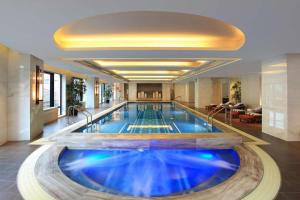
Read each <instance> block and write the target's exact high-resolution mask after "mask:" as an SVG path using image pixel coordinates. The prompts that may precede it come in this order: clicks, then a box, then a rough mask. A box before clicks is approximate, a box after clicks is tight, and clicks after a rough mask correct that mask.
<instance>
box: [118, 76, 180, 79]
mask: <svg viewBox="0 0 300 200" xmlns="http://www.w3.org/2000/svg"><path fill="white" fill-rule="evenodd" d="M123 77H124V78H126V79H130V78H136V79H138V78H177V77H178V76H123Z"/></svg>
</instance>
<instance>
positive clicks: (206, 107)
mask: <svg viewBox="0 0 300 200" xmlns="http://www.w3.org/2000/svg"><path fill="white" fill-rule="evenodd" d="M217 106H218V105H217V104H209V105H207V106H205V109H206V110H208V111H212V110H213V109H215V108H216V107H217Z"/></svg>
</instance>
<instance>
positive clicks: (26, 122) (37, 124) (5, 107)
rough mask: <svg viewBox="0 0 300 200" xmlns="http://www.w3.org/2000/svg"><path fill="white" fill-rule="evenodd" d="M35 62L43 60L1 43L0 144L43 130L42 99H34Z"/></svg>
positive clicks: (29, 137)
mask: <svg viewBox="0 0 300 200" xmlns="http://www.w3.org/2000/svg"><path fill="white" fill-rule="evenodd" d="M36 65H38V66H40V68H41V69H43V61H42V60H40V59H38V58H36V57H34V56H32V55H29V54H23V53H21V52H18V51H15V50H13V49H10V48H7V47H5V46H3V45H0V79H1V80H0V101H1V102H0V109H1V112H0V144H3V143H5V142H6V141H20V140H31V139H33V138H35V137H36V136H37V135H39V134H40V133H41V132H42V128H43V124H44V121H43V112H42V103H40V104H38V105H37V104H36V102H35V90H36V87H35V82H36Z"/></svg>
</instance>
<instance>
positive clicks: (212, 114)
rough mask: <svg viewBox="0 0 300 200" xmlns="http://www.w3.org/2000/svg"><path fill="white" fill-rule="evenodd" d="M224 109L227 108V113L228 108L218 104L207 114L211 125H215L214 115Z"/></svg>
mask: <svg viewBox="0 0 300 200" xmlns="http://www.w3.org/2000/svg"><path fill="white" fill-rule="evenodd" d="M224 109H225V114H226V108H225V107H224V106H218V107H216V108H215V109H214V110H212V111H210V112H209V113H208V114H207V123H208V125H210V126H211V127H213V123H214V116H215V115H216V114H218V113H220V112H221V111H223V110H224Z"/></svg>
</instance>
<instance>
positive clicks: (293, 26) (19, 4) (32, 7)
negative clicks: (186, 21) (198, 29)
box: [0, 0, 300, 76]
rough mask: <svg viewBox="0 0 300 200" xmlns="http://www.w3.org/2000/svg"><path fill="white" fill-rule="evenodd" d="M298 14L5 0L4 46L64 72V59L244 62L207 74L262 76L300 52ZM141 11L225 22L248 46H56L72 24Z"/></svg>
mask: <svg viewBox="0 0 300 200" xmlns="http://www.w3.org/2000/svg"><path fill="white" fill-rule="evenodd" d="M299 8H300V1H299V0H284V1H283V0H251V1H250V0H249V1H245V0H244V1H243V0H226V1H225V0H184V1H183V0H151V1H149V0H109V1H106V0H105V1H104V0H84V1H83V0H51V1H49V0H26V1H21V0H1V2H0V43H3V44H5V45H7V46H9V47H11V48H15V49H17V50H20V51H23V52H26V53H31V54H33V55H35V56H37V57H40V58H42V59H43V60H44V61H45V62H46V63H48V64H50V65H55V66H57V67H64V68H66V67H68V68H72V67H73V66H71V64H69V63H64V62H62V61H61V60H60V59H59V58H62V57H76V58H78V57H81V58H86V57H88V58H132V57H134V58H138V57H143V58H153V57H154V58H167V57H170V58H177V57H180V58H184V57H187V58H190V57H241V58H242V61H239V62H237V63H234V64H232V65H230V66H226V67H224V68H222V69H221V70H220V69H219V70H217V71H216V72H209V73H208V74H206V76H227V75H230V76H231V75H232V74H240V73H256V72H258V71H259V61H260V60H264V59H267V58H270V57H273V56H277V55H281V54H284V53H297V52H300V40H299V36H300V20H299V19H300V12H299ZM138 10H150V11H171V12H182V13H188V14H196V15H202V16H207V17H212V18H215V19H219V20H223V21H225V22H228V23H231V24H233V25H235V26H237V27H239V28H240V29H241V30H242V31H243V32H244V33H245V34H246V43H245V45H244V46H243V47H242V48H241V49H240V50H238V51H235V52H224V51H219V52H218V51H217V52H216V51H125V52H124V51H104V50H102V51H93V52H89V51H86V52H78V51H72V52H65V51H62V50H60V49H58V48H57V47H56V46H55V44H54V42H53V33H54V32H55V31H56V30H57V29H58V28H59V27H61V26H63V25H65V24H67V23H70V22H73V21H75V20H79V19H83V18H86V17H91V16H95V15H99V14H106V13H113V12H122V11H138ZM74 68H75V66H74ZM77 70H78V69H77ZM80 70H82V69H80ZM80 70H79V71H80ZM83 71H84V70H83ZM83 71H82V72H83Z"/></svg>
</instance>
